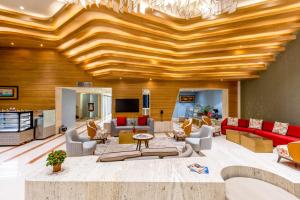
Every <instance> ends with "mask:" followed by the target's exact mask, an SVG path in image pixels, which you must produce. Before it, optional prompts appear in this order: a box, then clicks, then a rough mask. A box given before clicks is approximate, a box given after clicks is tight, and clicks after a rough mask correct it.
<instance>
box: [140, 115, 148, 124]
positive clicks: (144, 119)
mask: <svg viewBox="0 0 300 200" xmlns="http://www.w3.org/2000/svg"><path fill="white" fill-rule="evenodd" d="M147 120H148V117H146V116H143V117H138V126H147Z"/></svg>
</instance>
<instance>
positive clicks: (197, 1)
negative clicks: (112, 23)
mask: <svg viewBox="0 0 300 200" xmlns="http://www.w3.org/2000/svg"><path fill="white" fill-rule="evenodd" d="M57 1H60V2H63V3H68V4H79V5H81V6H82V7H84V8H87V7H90V6H92V5H96V6H97V7H99V6H100V5H104V6H106V7H108V8H112V9H113V10H114V11H115V12H117V13H119V12H120V13H123V12H124V11H127V12H129V13H142V14H144V13H145V11H146V9H147V8H151V9H153V10H158V11H160V12H163V13H165V14H168V15H172V16H175V17H179V18H185V19H189V18H192V17H198V16H202V17H203V18H211V19H213V18H215V16H216V15H220V14H223V13H233V12H235V11H236V9H237V6H238V0H119V1H116V0H57Z"/></svg>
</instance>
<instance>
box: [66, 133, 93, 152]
mask: <svg viewBox="0 0 300 200" xmlns="http://www.w3.org/2000/svg"><path fill="white" fill-rule="evenodd" d="M96 145H97V143H96V141H90V139H89V138H87V137H81V136H79V135H78V134H77V131H76V130H75V129H72V130H68V131H67V132H66V149H67V155H68V156H69V157H71V156H86V155H93V154H94V153H95V150H96Z"/></svg>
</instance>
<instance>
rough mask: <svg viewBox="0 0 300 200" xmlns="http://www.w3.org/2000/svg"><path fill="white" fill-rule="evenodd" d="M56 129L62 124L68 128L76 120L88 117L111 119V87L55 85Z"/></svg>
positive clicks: (73, 124) (101, 119)
mask: <svg viewBox="0 0 300 200" xmlns="http://www.w3.org/2000/svg"><path fill="white" fill-rule="evenodd" d="M55 109H56V130H58V129H59V127H61V126H62V125H64V126H66V127H67V128H68V129H72V128H75V127H76V122H78V123H79V122H85V121H86V120H88V119H94V120H98V121H107V120H110V119H111V111H112V89H111V88H96V87H57V88H56V89H55Z"/></svg>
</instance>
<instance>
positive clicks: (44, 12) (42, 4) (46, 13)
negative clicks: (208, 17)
mask: <svg viewBox="0 0 300 200" xmlns="http://www.w3.org/2000/svg"><path fill="white" fill-rule="evenodd" d="M262 1H267V0H238V2H239V4H238V7H243V6H247V5H250V4H255V3H258V2H262ZM20 6H23V7H24V8H25V9H24V10H21V9H20ZM62 6H64V4H63V3H62V2H59V1H58V0H0V8H2V9H6V10H12V11H17V12H22V13H26V14H29V15H33V16H37V17H42V18H48V17H51V16H53V15H54V14H55V13H56V12H57V11H58V10H60V9H61V8H62Z"/></svg>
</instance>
